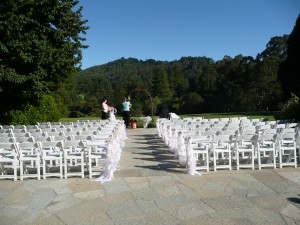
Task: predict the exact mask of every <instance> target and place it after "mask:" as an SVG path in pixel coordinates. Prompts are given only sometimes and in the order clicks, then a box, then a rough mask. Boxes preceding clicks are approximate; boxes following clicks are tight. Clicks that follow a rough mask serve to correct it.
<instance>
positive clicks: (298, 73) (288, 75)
mask: <svg viewBox="0 0 300 225" xmlns="http://www.w3.org/2000/svg"><path fill="white" fill-rule="evenodd" d="M279 79H280V81H281V83H282V87H283V90H284V100H287V99H289V98H290V97H291V93H293V94H295V95H297V96H300V15H299V16H298V19H297V21H296V25H295V27H294V29H293V31H292V33H291V34H290V35H289V39H288V41H287V58H286V60H285V61H284V62H283V63H282V64H281V65H280V69H279Z"/></svg>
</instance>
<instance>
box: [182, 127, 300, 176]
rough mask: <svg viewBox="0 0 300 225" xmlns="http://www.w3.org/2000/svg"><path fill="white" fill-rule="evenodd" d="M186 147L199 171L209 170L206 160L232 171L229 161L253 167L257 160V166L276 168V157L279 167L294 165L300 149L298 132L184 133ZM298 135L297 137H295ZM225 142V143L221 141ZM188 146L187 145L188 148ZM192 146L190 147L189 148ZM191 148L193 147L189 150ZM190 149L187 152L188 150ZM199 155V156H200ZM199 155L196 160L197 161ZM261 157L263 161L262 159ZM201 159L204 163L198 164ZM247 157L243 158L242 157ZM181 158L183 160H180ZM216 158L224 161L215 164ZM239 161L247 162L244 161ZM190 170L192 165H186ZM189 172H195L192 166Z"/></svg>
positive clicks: (237, 164)
mask: <svg viewBox="0 0 300 225" xmlns="http://www.w3.org/2000/svg"><path fill="white" fill-rule="evenodd" d="M186 135H187V136H186V138H185V149H186V151H187V161H189V160H188V158H189V157H188V155H190V157H191V154H194V155H195V156H192V158H194V159H195V160H196V159H197V162H198V164H199V163H200V165H198V166H196V164H197V163H196V161H195V163H194V164H193V163H192V164H191V165H195V166H194V168H197V169H199V170H201V169H205V170H206V171H208V170H209V162H210V159H211V156H212V159H213V160H211V161H212V162H213V167H214V170H217V169H221V168H223V169H224V168H228V169H230V170H231V168H232V164H231V161H232V160H234V161H235V162H236V168H237V170H239V169H240V168H252V169H254V168H255V167H254V166H255V165H254V160H257V165H258V168H259V169H261V168H262V167H273V168H276V159H277V164H278V166H279V168H282V167H283V166H294V167H297V154H296V150H297V148H298V149H299V142H300V141H299V133H297V134H296V137H295V134H293V133H284V134H280V135H278V134H276V135H273V134H260V135H240V136H237V137H236V138H235V137H234V136H231V135H218V136H210V137H208V136H197V135H194V136H192V135H191V134H186ZM297 135H298V136H297ZM224 143H225V144H224ZM188 146H190V147H188ZM191 146H192V147H191ZM191 149H192V150H191ZM188 150H189V151H188ZM199 156H202V157H201V158H199ZM198 158H199V160H198ZM262 158H264V159H265V161H266V162H262ZM201 159H202V161H203V159H205V162H204V163H203V162H202V163H201ZM245 159H246V160H245ZM180 161H183V162H184V160H182V159H181V160H180ZM218 161H226V162H227V163H223V164H217V162H218ZM242 161H246V163H243V162H242ZM189 170H191V168H189ZM192 171H195V170H193V169H192Z"/></svg>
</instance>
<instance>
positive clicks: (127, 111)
mask: <svg viewBox="0 0 300 225" xmlns="http://www.w3.org/2000/svg"><path fill="white" fill-rule="evenodd" d="M130 108H131V104H130V102H129V100H128V98H127V97H125V98H124V101H123V102H122V110H123V120H124V122H125V125H126V127H127V128H129V123H130Z"/></svg>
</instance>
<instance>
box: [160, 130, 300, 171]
mask: <svg viewBox="0 0 300 225" xmlns="http://www.w3.org/2000/svg"><path fill="white" fill-rule="evenodd" d="M213 134H214V133H212V134H211V135H213ZM198 135H199V133H198ZM253 135H254V134H253ZM205 137H206V136H205ZM218 138H220V137H218ZM164 139H165V141H166V142H168V140H169V139H170V138H167V137H164ZM202 139H203V137H202ZM180 161H185V160H180ZM295 162H296V161H295ZM238 164H239V163H238ZM279 165H280V166H281V165H283V164H282V162H280V163H279ZM296 165H297V164H296ZM227 167H231V165H230V166H229V165H228V166H227ZM238 168H239V166H238Z"/></svg>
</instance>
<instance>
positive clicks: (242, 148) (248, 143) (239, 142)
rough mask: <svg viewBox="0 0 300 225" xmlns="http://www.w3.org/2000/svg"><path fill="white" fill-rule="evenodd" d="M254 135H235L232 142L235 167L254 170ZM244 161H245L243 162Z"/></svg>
mask: <svg viewBox="0 0 300 225" xmlns="http://www.w3.org/2000/svg"><path fill="white" fill-rule="evenodd" d="M254 138H255V135H240V136H237V137H236V139H235V142H234V146H233V150H234V152H235V158H236V168H237V170H239V169H240V168H251V169H252V170H254V159H255V154H254V141H255V139H254ZM244 161H246V162H245V163H243V162H244Z"/></svg>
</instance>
